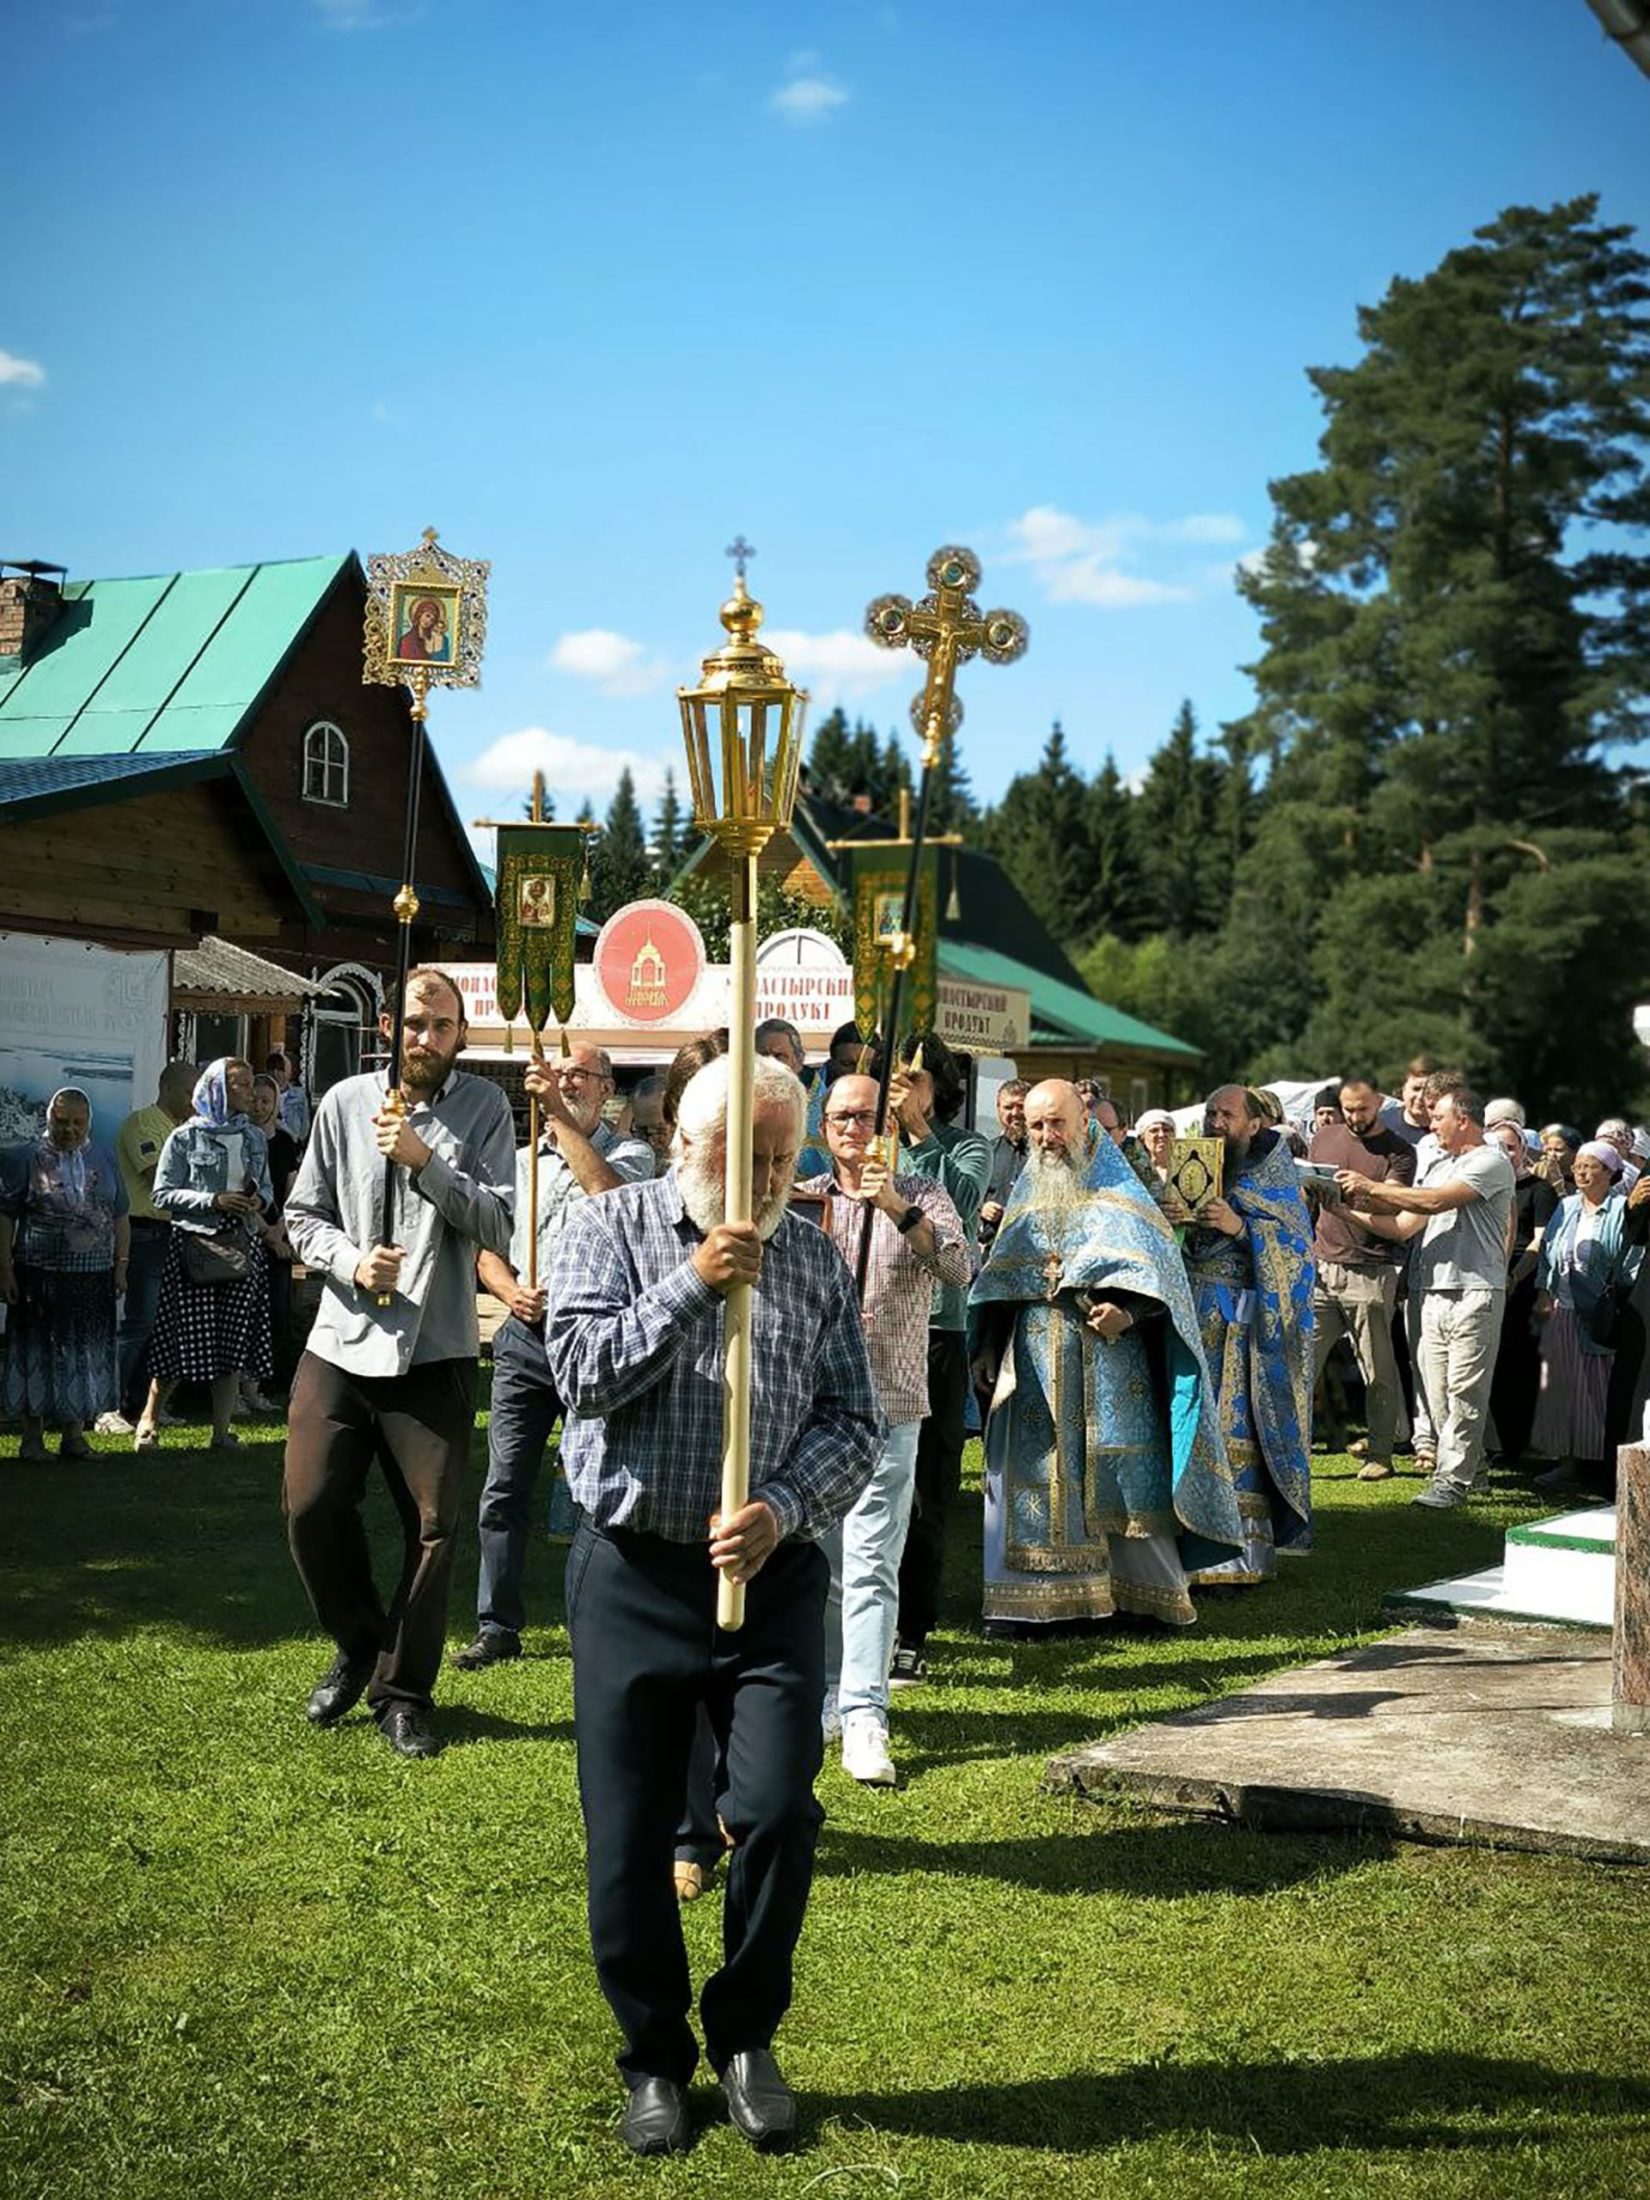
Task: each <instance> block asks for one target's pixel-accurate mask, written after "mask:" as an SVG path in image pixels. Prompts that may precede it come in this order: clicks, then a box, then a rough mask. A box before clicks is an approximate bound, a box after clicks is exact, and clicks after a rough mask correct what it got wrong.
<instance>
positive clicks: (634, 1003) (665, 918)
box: [594, 901, 705, 1024]
mask: <svg viewBox="0 0 1650 2200" xmlns="http://www.w3.org/2000/svg"><path fill="white" fill-rule="evenodd" d="M594 959H595V965H596V982H597V983H598V984H599V985H600V987H601V989H602V991H603V992H604V993H605V994H606V995H607V998H608V1002H609V1005H610V1006H611V1007H612V1009H613V1012H614V1014H615V1015H616V1016H618V1017H619V1018H620V1020H621V1021H622V1022H624V1023H627V1024H668V1023H669V1021H670V1019H671V1018H672V1017H673V1016H674V1015H675V1014H676V1013H677V1011H678V1010H679V1009H680V1008H681V1007H682V1005H683V1003H684V1002H685V1001H686V999H687V997H688V995H689V994H690V993H691V992H692V991H693V989H694V987H695V986H696V985H697V984H698V983H699V978H700V974H701V973H702V971H703V970H704V967H705V943H704V941H703V940H702V939H701V938H700V936H699V927H698V926H697V925H696V924H695V923H694V921H693V919H692V918H691V917H689V916H686V915H684V914H683V912H682V911H681V910H680V909H675V908H673V907H672V906H671V904H670V903H669V902H668V901H632V902H627V903H626V904H625V906H624V907H623V908H622V909H618V910H615V911H614V913H613V915H612V916H610V917H609V918H608V920H607V922H606V923H605V924H604V925H603V926H602V929H601V936H600V937H599V938H598V940H597V941H596V953H595V958H594Z"/></svg>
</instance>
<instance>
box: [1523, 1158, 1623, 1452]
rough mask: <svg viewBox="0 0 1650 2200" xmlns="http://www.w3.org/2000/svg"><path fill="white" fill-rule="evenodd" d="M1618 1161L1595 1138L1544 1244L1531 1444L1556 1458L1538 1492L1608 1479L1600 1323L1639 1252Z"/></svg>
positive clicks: (1605, 1366) (1607, 1354)
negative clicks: (1608, 1296) (1605, 1304)
mask: <svg viewBox="0 0 1650 2200" xmlns="http://www.w3.org/2000/svg"><path fill="white" fill-rule="evenodd" d="M1621 1167H1622V1161H1621V1155H1620V1154H1619V1153H1618V1152H1617V1151H1616V1149H1615V1148H1614V1147H1613V1146H1611V1145H1609V1144H1607V1143H1606V1142H1605V1141H1604V1140H1602V1139H1589V1140H1588V1141H1587V1143H1586V1144H1585V1145H1584V1146H1582V1148H1581V1149H1580V1151H1579V1152H1578V1153H1577V1155H1576V1160H1575V1179H1576V1188H1575V1190H1574V1191H1573V1192H1571V1193H1570V1194H1569V1196H1568V1197H1567V1198H1565V1199H1563V1200H1561V1201H1560V1202H1559V1207H1558V1212H1557V1214H1556V1215H1554V1217H1553V1219H1552V1221H1551V1222H1550V1223H1549V1224H1548V1226H1547V1232H1546V1235H1545V1237H1544V1238H1543V1239H1542V1241H1541V1267H1540V1271H1539V1275H1538V1278H1537V1297H1536V1302H1535V1313H1536V1320H1537V1322H1538V1324H1539V1325H1540V1332H1541V1392H1540V1396H1539V1398H1538V1399H1537V1401H1536V1409H1535V1426H1534V1428H1533V1430H1532V1431H1531V1441H1532V1443H1533V1444H1534V1447H1535V1449H1536V1450H1537V1451H1541V1452H1545V1453H1547V1455H1548V1456H1549V1457H1550V1458H1552V1459H1554V1460H1556V1461H1557V1465H1556V1466H1555V1467H1554V1468H1552V1470H1551V1471H1550V1472H1549V1473H1547V1474H1545V1475H1541V1476H1539V1477H1538V1478H1537V1483H1536V1486H1537V1488H1538V1489H1549V1490H1565V1489H1575V1488H1581V1487H1584V1486H1586V1485H1588V1484H1589V1483H1593V1482H1598V1483H1602V1482H1603V1479H1604V1473H1603V1461H1604V1412H1605V1405H1606V1401H1607V1399H1608V1397H1609V1391H1610V1362H1611V1359H1612V1357H1613V1355H1612V1353H1611V1351H1610V1348H1609V1346H1608V1345H1607V1344H1604V1343H1601V1342H1600V1341H1599V1339H1598V1338H1597V1337H1595V1336H1594V1334H1593V1320H1594V1316H1595V1315H1596V1313H1597V1311H1598V1308H1599V1305H1600V1302H1601V1301H1602V1300H1603V1298H1604V1295H1605V1293H1606V1291H1607V1290H1608V1289H1609V1287H1610V1285H1611V1284H1612V1283H1617V1284H1631V1282H1632V1280H1633V1278H1634V1277H1635V1276H1636V1275H1637V1273H1638V1267H1639V1262H1640V1260H1641V1258H1642V1254H1641V1252H1640V1250H1639V1248H1638V1247H1636V1246H1630V1245H1627V1244H1626V1243H1624V1241H1623V1236H1622V1225H1623V1223H1624V1222H1625V1220H1626V1213H1627V1209H1626V1202H1625V1201H1624V1200H1623V1199H1622V1197H1621V1194H1620V1191H1619V1189H1618V1182H1619V1179H1620V1176H1621Z"/></svg>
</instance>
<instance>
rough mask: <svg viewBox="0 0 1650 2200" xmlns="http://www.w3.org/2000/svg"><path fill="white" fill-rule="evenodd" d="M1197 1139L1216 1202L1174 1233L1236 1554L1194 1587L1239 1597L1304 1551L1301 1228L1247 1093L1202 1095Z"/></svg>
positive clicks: (1289, 1187)
mask: <svg viewBox="0 0 1650 2200" xmlns="http://www.w3.org/2000/svg"><path fill="white" fill-rule="evenodd" d="M1203 1132H1204V1136H1205V1137H1207V1138H1218V1139H1220V1140H1221V1141H1222V1143H1223V1144H1224V1146H1225V1149H1226V1152H1225V1166H1224V1171H1223V1177H1222V1192H1221V1196H1220V1198H1218V1199H1211V1200H1206V1201H1205V1202H1204V1204H1203V1205H1202V1206H1201V1207H1200V1208H1199V1209H1198V1211H1197V1215H1196V1218H1195V1220H1194V1221H1193V1223H1192V1226H1191V1228H1190V1229H1189V1230H1188V1231H1187V1232H1186V1242H1185V1253H1186V1268H1187V1273H1188V1274H1189V1276H1190V1277H1191V1284H1192V1298H1193V1300H1194V1302H1195V1304H1196V1307H1197V1315H1198V1323H1199V1327H1200V1328H1201V1330H1202V1334H1203V1349H1204V1352H1205V1354H1206V1355H1207V1357H1208V1361H1209V1372H1210V1374H1211V1375H1212V1376H1213V1378H1214V1383H1215V1390H1216V1393H1217V1395H1218V1397H1219V1400H1220V1430H1221V1438H1222V1441H1223V1443H1224V1445H1225V1448H1226V1456H1227V1458H1228V1460H1229V1461H1230V1462H1231V1468H1232V1480H1233V1483H1234V1485H1235V1486H1236V1489H1237V1494H1238V1507H1239V1510H1240V1511H1241V1512H1242V1514H1243V1542H1244V1548H1243V1551H1242V1552H1241V1554H1240V1555H1239V1556H1238V1557H1237V1558H1236V1559H1234V1560H1231V1561H1229V1562H1228V1563H1227V1564H1225V1565H1223V1566H1214V1567H1207V1568H1204V1569H1203V1570H1202V1571H1200V1572H1199V1573H1198V1574H1197V1575H1196V1577H1195V1578H1196V1579H1197V1580H1198V1581H1199V1582H1203V1583H1210V1584H1215V1585H1218V1586H1221V1587H1228V1586H1233V1587H1240V1586H1245V1585H1251V1584H1253V1583H1256V1582H1261V1581H1269V1580H1270V1579H1271V1578H1272V1575H1273V1574H1274V1573H1275V1572H1276V1571H1277V1554H1278V1552H1279V1551H1280V1550H1292V1551H1295V1552H1297V1553H1304V1552H1306V1551H1309V1550H1310V1549H1311V1547H1312V1458H1311V1447H1312V1334H1313V1324H1312V1293H1313V1289H1314V1286H1315V1281H1316V1268H1315V1264H1314V1262H1313V1259H1312V1218H1311V1216H1310V1214H1309V1213H1308V1211H1307V1206H1306V1200H1305V1197H1304V1195H1303V1193H1302V1191H1301V1188H1300V1179H1299V1176H1298V1175H1297V1173H1296V1169H1295V1163H1294V1159H1293V1156H1292V1155H1291V1153H1290V1151H1289V1147H1288V1145H1287V1144H1286V1143H1285V1141H1284V1139H1283V1137H1282V1135H1281V1134H1280V1133H1279V1132H1278V1131H1276V1130H1273V1129H1270V1128H1268V1126H1267V1122H1266V1116H1265V1113H1264V1110H1263V1109H1262V1107H1261V1104H1260V1098H1259V1095H1258V1094H1256V1093H1254V1092H1252V1091H1251V1090H1250V1089H1249V1087H1248V1086H1246V1085H1222V1086H1220V1087H1219V1089H1218V1090H1217V1091H1215V1092H1212V1093H1211V1094H1210V1095H1209V1098H1208V1100H1207V1102H1206V1103H1205V1105H1204V1110H1203Z"/></svg>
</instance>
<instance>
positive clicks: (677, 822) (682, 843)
mask: <svg viewBox="0 0 1650 2200" xmlns="http://www.w3.org/2000/svg"><path fill="white" fill-rule="evenodd" d="M689 846H690V839H689V830H688V825H687V821H686V819H685V818H684V817H683V815H682V804H681V799H680V797H679V796H678V794H677V792H676V774H675V772H674V771H672V770H671V769H670V767H669V766H668V765H667V766H666V767H665V787H664V792H663V794H661V795H660V797H659V814H658V816H657V818H655V820H654V824H653V849H652V856H653V890H654V891H655V892H656V893H660V894H662V893H664V892H665V890H666V889H667V888H668V887H669V885H670V882H671V880H672V879H674V878H675V876H676V874H677V872H678V871H679V870H680V869H681V868H682V863H683V859H684V858H685V857H686V855H687V852H688V848H689Z"/></svg>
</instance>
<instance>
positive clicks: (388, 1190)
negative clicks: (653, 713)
mask: <svg viewBox="0 0 1650 2200" xmlns="http://www.w3.org/2000/svg"><path fill="white" fill-rule="evenodd" d="M407 684H408V686H409V687H410V688H411V689H412V722H413V737H412V756H411V759H410V761H409V765H408V772H407V807H406V812H405V816H404V818H403V822H402V833H401V890H400V892H399V893H398V894H397V895H396V897H395V900H394V902H393V903H392V904H391V907H392V908H393V909H394V911H395V916H396V941H395V985H394V989H393V992H392V994H391V1005H390V1082H389V1091H388V1092H387V1093H386V1095H385V1097H384V1107H385V1111H386V1113H388V1114H390V1115H405V1114H406V1112H407V1103H406V1101H405V1100H404V1099H403V1097H402V1093H401V1069H402V1057H403V1053H404V1041H405V1034H404V1032H403V1031H402V1022H403V1019H404V1017H405V1015H406V1012H407V973H408V971H410V970H411V968H412V928H413V919H414V917H416V916H417V914H418V907H419V904H418V892H417V889H416V887H415V886H414V884H413V866H414V864H415V863H416V862H417V859H418V800H419V795H420V793H421V792H422V790H423V785H424V740H425V724H426V721H427V719H428V716H429V692H430V676H429V674H428V673H427V672H426V671H425V670H424V668H423V666H422V665H415V666H414V667H413V670H412V676H411V678H410V680H409V681H408V683H407ZM395 1169H396V1165H395V1163H394V1162H393V1161H391V1160H389V1159H388V1158H386V1160H385V1162H384V1194H383V1202H382V1207H381V1214H382V1218H383V1219H382V1226H381V1228H380V1230H379V1234H378V1242H379V1244H380V1245H393V1244H394V1243H395V1195H396V1174H395ZM394 1296H395V1294H394V1292H392V1291H380V1292H379V1294H378V1304H379V1305H380V1306H388V1305H390V1303H391V1302H392V1300H393V1299H394Z"/></svg>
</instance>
